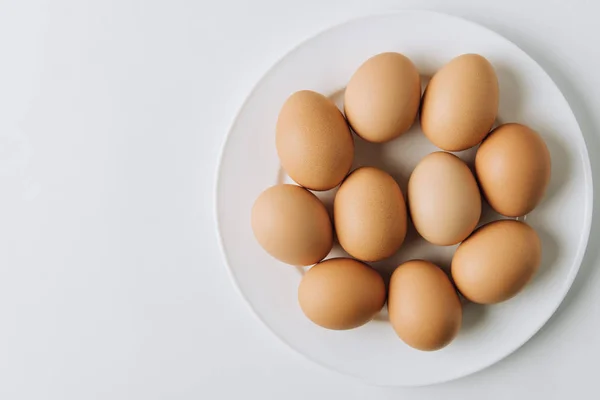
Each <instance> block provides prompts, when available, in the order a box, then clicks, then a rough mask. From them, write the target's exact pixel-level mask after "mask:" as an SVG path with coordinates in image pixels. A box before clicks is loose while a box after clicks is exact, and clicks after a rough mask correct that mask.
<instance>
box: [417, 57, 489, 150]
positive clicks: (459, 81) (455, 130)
mask: <svg viewBox="0 0 600 400" xmlns="http://www.w3.org/2000/svg"><path fill="white" fill-rule="evenodd" d="M498 92H499V88H498V78H497V77H496V72H495V71H494V67H492V65H491V64H490V63H489V61H488V60H486V59H485V58H484V57H482V56H480V55H478V54H463V55H461V56H459V57H456V58H454V59H452V60H451V61H450V62H449V63H448V64H446V65H445V66H444V67H442V69H440V70H439V71H438V72H437V73H436V74H435V75H434V76H433V77H432V78H431V81H430V82H429V84H428V85H427V88H426V89H425V93H424V94H423V100H422V105H421V128H422V130H423V133H424V134H425V136H427V138H428V139H429V140H430V141H431V142H432V143H433V144H434V145H436V146H437V147H439V148H441V149H443V150H446V151H460V150H466V149H468V148H470V147H473V146H475V145H476V144H478V143H479V142H481V141H482V140H483V138H484V137H485V136H486V135H487V134H488V133H489V131H490V129H492V125H493V124H494V120H495V119H496V114H497V113H498V104H499V94H498Z"/></svg>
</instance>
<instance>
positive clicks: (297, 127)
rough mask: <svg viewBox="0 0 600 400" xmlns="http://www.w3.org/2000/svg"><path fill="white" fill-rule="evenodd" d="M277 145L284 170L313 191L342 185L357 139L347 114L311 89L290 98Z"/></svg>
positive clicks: (278, 128) (279, 124)
mask: <svg viewBox="0 0 600 400" xmlns="http://www.w3.org/2000/svg"><path fill="white" fill-rule="evenodd" d="M275 144H276V147H277V154H278V155H279V159H280V161H281V165H282V166H283V169H284V170H285V171H286V172H287V173H288V175H289V176H290V177H291V178H292V179H293V180H294V181H295V182H297V183H298V184H299V185H302V186H304V187H306V188H308V189H311V190H329V189H331V188H333V187H335V186H337V185H339V183H340V182H341V181H342V180H343V179H344V177H345V176H346V174H347V173H348V171H350V167H351V166H352V161H353V159H354V139H352V134H351V133H350V128H349V127H348V124H347V123H346V120H345V119H344V116H343V115H342V113H341V112H340V110H339V109H338V108H337V107H336V105H335V104H334V103H333V102H332V101H331V100H329V99H328V98H327V97H325V96H323V95H321V94H319V93H316V92H313V91H310V90H302V91H299V92H296V93H294V94H292V95H291V96H290V97H289V98H288V99H287V100H286V102H285V104H284V105H283V107H282V108H281V111H280V112H279V118H278V119H277V126H276V132H275Z"/></svg>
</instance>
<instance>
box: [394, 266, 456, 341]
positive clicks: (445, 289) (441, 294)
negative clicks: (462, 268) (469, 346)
mask: <svg viewBox="0 0 600 400" xmlns="http://www.w3.org/2000/svg"><path fill="white" fill-rule="evenodd" d="M388 311H389V315H390V322H391V324H392V327H393V328H394V330H395V331H396V334H397V335H398V336H399V337H400V339H402V340H403V341H404V342H405V343H406V344H408V345H409V346H411V347H414V348H415V349H419V350H425V351H432V350H439V349H441V348H442V347H445V346H447V345H448V344H449V343H450V342H451V341H452V340H453V339H454V338H455V337H456V335H457V334H458V331H459V330H460V326H461V324H462V306H461V303H460V300H459V298H458V294H457V293H456V290H455V289H454V286H452V283H451V282H450V280H449V279H448V277H447V276H446V274H445V273H444V271H442V270H441V269H440V268H438V267H437V266H436V265H434V264H432V263H430V262H428V261H423V260H412V261H408V262H406V263H404V264H402V265H400V266H399V267H398V268H396V270H395V271H394V273H393V274H392V278H391V280H390V288H389V296H388Z"/></svg>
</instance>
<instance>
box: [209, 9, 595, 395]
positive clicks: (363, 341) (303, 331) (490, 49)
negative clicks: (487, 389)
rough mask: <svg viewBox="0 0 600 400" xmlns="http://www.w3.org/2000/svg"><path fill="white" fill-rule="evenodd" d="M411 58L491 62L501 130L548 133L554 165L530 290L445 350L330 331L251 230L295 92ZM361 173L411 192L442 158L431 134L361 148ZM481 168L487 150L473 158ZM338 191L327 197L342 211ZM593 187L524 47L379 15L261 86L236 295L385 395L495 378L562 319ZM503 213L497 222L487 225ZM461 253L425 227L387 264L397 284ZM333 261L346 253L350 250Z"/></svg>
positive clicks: (536, 216)
mask: <svg viewBox="0 0 600 400" xmlns="http://www.w3.org/2000/svg"><path fill="white" fill-rule="evenodd" d="M384 51H397V52H401V53H403V54H405V55H407V56H408V57H409V58H410V59H411V60H413V62H414V63H415V64H416V66H417V67H418V69H419V71H420V72H421V74H422V75H423V76H424V77H427V76H430V75H431V74H433V73H434V72H435V71H436V70H437V69H439V68H440V67H441V66H442V65H443V64H445V63H446V62H447V61H449V60H450V59H451V58H453V57H455V56H457V55H459V54H462V53H467V52H473V53H480V54H482V55H484V56H485V57H487V58H488V59H489V60H490V61H491V62H492V64H493V65H494V67H495V68H496V71H497V74H498V79H499V82H500V110H499V118H498V122H501V123H502V122H509V121H514V122H521V123H524V124H527V125H529V126H531V127H532V128H534V129H535V130H537V131H538V132H540V133H541V134H542V135H543V137H544V139H545V140H546V143H547V144H548V147H549V149H550V153H551V156H552V178H551V182H550V187H549V189H548V192H547V195H546V197H545V199H544V201H543V202H542V204H540V205H539V206H538V208H537V209H536V210H535V211H534V212H532V213H531V214H530V215H528V216H527V218H526V220H527V222H528V223H529V224H531V225H532V226H533V227H534V228H535V229H536V230H537V231H538V233H539V234H540V236H541V238H542V244H543V248H544V251H543V260H542V266H541V268H540V271H539V273H538V274H537V275H536V277H535V279H534V280H533V282H532V283H531V284H530V285H529V286H528V287H527V288H526V290H525V291H524V292H522V293H521V294H519V295H518V296H517V297H515V298H514V299H512V300H510V301H508V302H505V303H503V304H500V305H495V306H488V307H483V306H475V305H473V304H466V305H465V307H464V324H463V327H462V329H461V331H460V334H459V336H458V337H457V338H456V340H455V341H454V342H453V343H452V344H451V345H449V346H448V347H446V348H445V349H443V350H441V351H437V352H432V353H425V352H419V351H417V350H413V349H411V348H409V347H408V346H407V345H405V344H404V343H403V342H402V341H400V340H399V339H398V338H397V337H396V335H395V334H394V332H393V330H392V328H391V326H390V325H389V323H388V322H387V320H386V316H385V311H384V312H382V314H381V315H380V316H378V318H376V319H375V320H374V321H372V322H370V323H368V324H366V325H365V326H363V327H360V328H358V329H355V330H350V331H341V332H337V331H328V330H325V329H322V328H319V327H317V326H315V325H313V324H312V323H311V322H310V321H309V320H307V319H306V318H305V317H304V315H303V314H302V312H301V310H300V308H299V306H298V304H297V287H298V283H299V282H300V279H301V275H302V272H303V271H302V270H298V269H296V268H293V267H290V266H287V265H284V264H282V263H280V262H278V261H276V260H274V259H273V258H271V257H270V256H268V255H267V254H266V253H265V252H264V251H263V250H262V249H261V248H260V247H259V245H258V244H257V243H256V241H255V240H254V237H253V235H252V231H251V228H250V210H251V207H252V204H253V202H254V200H255V199H256V197H257V196H258V195H259V194H260V192H262V191H263V190H264V189H266V188H267V187H269V186H272V185H274V184H276V183H278V182H281V181H285V180H287V178H286V177H285V174H283V173H282V172H281V170H280V164H279V160H278V158H277V153H276V150H275V122H276V119H277V114H278V112H279V109H280V107H281V105H282V104H283V102H284V100H285V99H286V98H287V97H288V96H289V95H290V94H291V93H293V92H294V91H296V90H300V89H312V90H315V91H318V92H321V93H323V94H326V95H329V96H332V97H333V98H334V99H335V100H336V101H337V102H338V105H340V106H341V103H340V101H341V98H342V97H343V96H341V94H342V93H343V89H344V87H345V85H346V83H347V82H348V80H349V78H350V76H351V74H352V73H353V72H354V71H355V70H356V68H357V67H358V66H359V65H360V64H361V63H362V62H364V61H365V60H366V59H367V58H369V57H370V56H372V55H374V54H377V53H380V52H384ZM355 143H356V149H357V151H356V162H355V164H356V165H357V166H358V165H374V166H378V167H381V168H384V169H386V170H388V171H389V172H390V173H392V175H393V176H394V177H395V178H396V179H397V180H398V182H399V184H400V186H401V188H402V189H403V191H404V193H406V184H407V178H408V176H409V174H410V172H411V171H412V169H413V167H414V166H415V165H416V163H417V162H418V161H419V160H420V159H421V157H423V156H424V155H426V154H428V153H429V152H431V151H434V150H436V149H435V147H434V146H433V145H431V144H430V143H429V142H428V141H427V140H426V139H425V138H424V136H423V135H422V133H421V131H420V128H419V126H418V123H417V124H415V126H414V127H413V128H412V130H411V131H410V132H408V133H406V134H404V135H403V136H401V137H400V138H398V139H396V140H394V141H393V142H391V143H388V144H385V145H375V144H368V143H366V142H364V141H362V140H359V139H358V138H355ZM459 155H460V156H461V157H463V158H464V159H466V160H467V161H469V160H472V157H473V151H472V150H470V151H466V152H463V153H462V154H459ZM332 194H333V193H325V194H321V196H322V197H323V198H324V200H325V202H330V200H331V196H332ZM591 215H592V176H591V170H590V164H589V159H588V155H587V150H586V147H585V143H584V140H583V137H582V134H581V131H580V130H579V127H578V125H577V121H576V120H575V117H574V116H573V113H572V112H571V110H570V108H569V105H568V104H567V102H566V100H565V98H564V97H563V96H562V94H561V93H560V91H559V90H558V88H557V87H556V86H555V85H554V83H553V82H552V80H551V79H550V77H549V76H548V75H547V74H546V73H545V72H544V71H543V70H542V69H541V68H540V66H539V65H538V64H536V62H535V61H533V60H532V59H531V58H530V57H529V56H527V54H525V53H524V52H523V51H521V50H520V49H519V48H518V47H517V46H515V45H514V44H512V43H511V42H509V41H508V40H506V39H504V38H502V37H501V36H499V35H497V34H496V33H494V32H491V31H489V30H487V29H485V28H483V27H481V26H478V25H476V24H473V23H471V22H467V21H464V20H462V19H459V18H456V17H451V16H447V15H443V14H437V13H431V12H422V11H408V12H399V13H394V14H386V15H377V16H371V17H366V18H362V19H358V20H354V21H351V22H348V23H345V24H343V25H340V26H337V27H334V28H332V29H330V30H328V31H326V32H324V33H321V34H319V35H317V36H315V37H314V38H312V39H310V40H308V41H306V42H304V43H303V44H301V45H300V46H299V47H297V48H296V49H294V50H293V51H292V52H290V53H289V54H288V55H287V56H285V57H284V58H283V59H282V60H281V61H280V62H278V63H277V64H276V65H275V66H274V67H273V68H272V69H271V70H270V71H269V72H268V73H267V74H266V75H265V77H264V78H263V79H262V80H261V81H260V82H259V83H258V84H257V86H256V87H255V88H254V90H253V91H252V93H251V94H250V96H249V97H248V99H247V101H246V102H245V104H244V106H243V107H242V109H241V110H240V112H239V114H238V116H237V118H236V120H235V122H234V124H233V126H232V128H231V131H230V132H229V137H228V139H227V142H226V144H225V147H224V150H223V155H222V159H221V166H220V171H219V176H218V184H217V219H218V226H219V230H220V235H221V239H222V246H223V251H224V253H225V256H226V260H227V265H228V268H229V270H230V273H231V277H232V278H233V280H234V282H235V284H236V285H237V287H238V288H239V290H240V292H241V294H242V296H243V297H244V298H245V299H246V301H247V302H248V304H249V305H250V307H251V308H252V309H253V310H254V312H255V313H256V315H257V316H258V317H259V318H260V320H261V321H263V322H264V323H265V325H266V326H267V327H268V328H269V329H270V330H271V331H272V332H273V333H275V335H277V336H278V337H279V338H280V339H282V340H283V341H284V342H285V343H287V344H288V345H289V346H290V347H292V348H293V349H295V350H297V351H298V352H299V353H301V354H303V355H305V356H306V357H308V358H309V359H311V360H313V361H315V362H316V363H318V364H321V365H323V366H326V367H328V368H330V369H333V370H335V371H338V372H341V373H343V374H347V375H351V376H354V377H358V378H361V379H363V380H366V381H368V382H372V383H375V384H381V385H405V386H408V385H425V384H431V383H438V382H443V381H447V380H451V379H455V378H458V377H462V376H465V375H467V374H470V373H473V372H475V371H478V370H481V369H483V368H485V367H487V366H489V365H491V364H493V363H495V362H497V361H498V360H500V359H502V358H503V357H505V356H507V355H508V354H510V353H511V352H513V351H515V350H516V349H517V348H518V347H519V346H521V345H522V344H524V343H525V342H526V341H527V340H528V339H529V338H531V337H532V336H533V335H534V334H535V333H536V332H537V331H538V330H539V329H540V328H541V327H542V325H544V323H545V322H546V321H547V320H548V319H549V318H550V316H551V315H552V314H553V313H554V311H555V310H556V308H557V307H558V305H559V304H560V302H561V301H562V299H563V298H564V296H565V294H566V293H567V291H568V289H569V287H570V286H571V283H572V282H573V279H574V277H575V275H576V273H577V270H578V269H579V265H580V263H581V260H582V257H583V254H584V251H585V247H586V243H587V240H588V234H589V230H590V223H591ZM493 217H494V216H493V215H492V214H491V213H489V212H487V213H486V216H485V219H486V220H489V219H490V218H493ZM453 251H454V247H447V248H442V247H436V246H432V245H429V244H427V243H425V241H424V240H422V239H420V238H419V237H418V235H416V234H415V233H414V229H411V230H410V231H409V236H408V238H407V241H406V243H405V245H404V246H403V247H402V249H401V250H400V251H399V253H398V254H397V255H396V256H395V257H393V258H392V259H390V260H385V261H382V262H379V263H376V264H375V265H374V267H375V268H377V269H378V270H380V271H382V272H383V273H384V275H385V274H387V273H389V272H390V271H392V270H393V269H394V268H395V267H396V266H397V265H398V263H400V262H402V261H403V260H407V259H410V258H425V259H429V260H431V261H434V262H436V263H438V264H439V265H441V266H443V267H447V266H448V265H449V261H450V259H451V256H452V253H453ZM332 254H333V255H339V254H342V252H341V250H340V249H339V248H335V249H334V250H333V251H332Z"/></svg>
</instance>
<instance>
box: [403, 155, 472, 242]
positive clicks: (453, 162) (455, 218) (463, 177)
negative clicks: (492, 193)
mask: <svg viewBox="0 0 600 400" xmlns="http://www.w3.org/2000/svg"><path fill="white" fill-rule="evenodd" d="M408 207H409V210H410V215H411V218H412V221H413V224H414V225H415V228H416V230H417V232H419V234H420V235H421V236H423V238H425V240H427V241H428V242H430V243H433V244H437V245H440V246H449V245H453V244H456V243H459V242H460V241H462V240H464V239H465V238H466V237H467V236H469V235H470V234H471V232H473V230H474V229H475V227H476V226H477V223H478V222H479V217H480V216H481V196H480V194H479V188H478V187H477V182H476V181H475V177H474V176H473V174H472V173H471V170H470V169H469V167H467V165H466V164H465V163H464V162H463V161H462V160H461V159H460V158H458V157H456V156H455V155H453V154H450V153H444V152H436V153H431V154H429V155H427V156H425V157H424V158H423V159H422V160H421V161H420V162H419V164H418V165H417V166H416V167H415V169H414V171H413V173H412V174H411V176H410V179H409V180H408Z"/></svg>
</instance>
